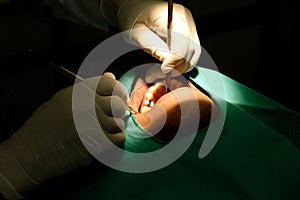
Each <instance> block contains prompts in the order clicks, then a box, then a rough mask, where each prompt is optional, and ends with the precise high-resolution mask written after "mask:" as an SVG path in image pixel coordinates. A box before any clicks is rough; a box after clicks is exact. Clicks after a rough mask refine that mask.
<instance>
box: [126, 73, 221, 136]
mask: <svg viewBox="0 0 300 200" xmlns="http://www.w3.org/2000/svg"><path fill="white" fill-rule="evenodd" d="M191 91H192V93H193V94H192V95H191ZM178 94H179V96H178ZM185 94H187V95H188V96H187V95H185ZM180 95H184V98H183V99H184V101H180ZM130 100H131V101H130V105H129V107H130V108H131V109H132V110H133V113H134V115H135V117H136V119H137V121H138V122H139V123H140V125H141V126H143V127H144V129H145V130H147V131H148V132H149V133H151V134H153V135H155V137H157V138H159V139H161V140H164V141H170V140H171V139H172V138H173V137H174V135H175V134H176V133H177V130H178V127H179V124H180V123H181V122H182V120H186V121H187V122H188V120H189V119H191V118H192V117H194V116H195V115H194V114H195V113H194V112H195V111H196V109H198V110H197V112H198V111H199V113H200V116H201V117H200V118H199V127H200V128H201V127H205V126H207V125H208V124H209V122H210V120H211V119H210V118H211V110H212V108H214V109H216V105H215V104H214V102H213V101H212V100H211V99H210V98H209V97H208V96H207V95H205V94H204V93H202V92H201V91H200V90H199V89H197V88H196V87H195V86H194V85H193V84H192V83H191V82H189V81H188V80H186V79H185V78H183V76H179V77H175V78H172V79H171V80H170V85H169V88H167V86H166V80H165V79H157V80H155V81H154V82H153V83H146V81H145V78H143V77H139V78H137V80H136V82H135V86H134V89H133V91H132V93H131V94H130ZM193 101H197V103H198V108H197V106H196V108H190V109H185V110H184V111H182V110H181V108H180V104H186V105H192V102H193ZM194 105H195V104H194ZM182 112H186V113H182ZM182 116H184V117H182ZM187 134H188V130H187Z"/></svg>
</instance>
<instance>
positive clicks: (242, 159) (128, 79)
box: [68, 67, 300, 200]
mask: <svg viewBox="0 0 300 200" xmlns="http://www.w3.org/2000/svg"><path fill="white" fill-rule="evenodd" d="M188 76H189V78H190V80H192V81H193V82H194V83H196V84H198V85H199V86H201V87H202V88H203V89H205V90H206V91H207V92H208V93H209V94H210V95H211V96H212V97H213V98H215V99H216V102H217V103H218V101H219V100H221V101H224V102H225V105H226V112H225V113H222V114H223V115H225V124H224V127H223V130H222V133H221V135H220V138H219V140H218V141H217V143H216V145H215V146H214V148H213V149H212V150H211V152H210V153H209V154H208V155H207V156H205V157H204V158H201V159H200V158H199V156H198V154H199V149H200V147H201V145H202V143H203V140H204V137H205V136H206V131H207V128H206V129H202V130H199V131H198V133H197V135H196V137H195V139H194V141H193V143H192V145H191V146H190V147H189V148H188V150H187V151H186V152H185V153H184V154H183V155H182V156H181V157H180V158H179V159H178V160H176V161H175V162H173V163H172V164H170V165H169V166H167V167H165V168H162V169H160V170H157V171H153V172H149V173H126V172H121V171H117V170H114V169H110V168H107V169H106V170H104V171H102V170H101V171H99V174H97V173H96V174H95V176H94V177H93V179H91V180H90V182H89V183H88V184H87V185H85V187H84V188H82V189H81V190H80V191H74V193H72V194H68V198H70V199H151V200H153V199H300V153H299V150H298V149H297V147H296V144H299V134H300V133H299V121H300V115H299V113H297V112H295V111H293V110H290V109H288V108H286V107H284V106H282V105H280V104H278V103H276V102H275V101H273V100H271V99H269V98H267V97H265V96H263V95H261V94H259V93H257V92H255V91H253V90H251V89H250V88H247V87H245V86H244V85H242V84H240V83H238V82H236V81H234V80H232V79H230V78H228V77H226V76H224V75H222V74H220V73H219V72H216V71H212V70H209V69H205V68H200V67H197V68H195V70H194V71H193V72H191V73H190V74H188ZM214 76H218V77H220V79H221V80H222V82H223V87H224V90H223V91H224V94H225V95H223V94H218V92H217V91H212V90H210V87H208V85H207V84H206V81H205V79H206V78H207V77H214ZM134 78H135V75H134V73H129V74H127V75H125V76H124V77H123V78H122V79H121V82H122V83H123V84H124V85H125V86H126V88H127V89H128V91H129V92H130V91H131V87H132V83H133V81H134ZM221 110H222V109H221ZM217 120H218V119H217ZM125 132H126V134H127V140H126V143H125V149H126V150H128V151H132V152H151V151H153V150H156V149H159V148H162V147H163V146H164V145H165V144H163V143H159V142H158V141H157V140H154V139H151V138H138V137H134V136H132V133H133V132H134V133H135V134H145V131H143V129H142V128H141V127H140V126H139V125H138V124H137V122H136V121H135V119H134V117H133V116H129V119H128V122H127V127H126V130H125ZM129 133H130V134H129ZM123 159H134V158H126V157H125V158H123Z"/></svg>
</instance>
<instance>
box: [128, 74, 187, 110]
mask: <svg viewBox="0 0 300 200" xmlns="http://www.w3.org/2000/svg"><path fill="white" fill-rule="evenodd" d="M165 83H166V81H165V80H161V81H158V82H156V83H145V81H144V80H142V79H138V80H137V82H136V84H135V87H134V90H133V92H132V93H131V95H130V104H129V107H130V108H131V110H132V111H133V112H134V114H136V113H146V112H149V111H150V110H151V109H152V108H153V107H154V106H155V104H156V103H157V102H158V101H159V99H160V98H161V97H163V96H164V95H166V94H168V93H170V92H172V91H173V90H175V89H177V88H180V87H183V86H188V83H187V81H184V80H178V79H171V81H170V86H169V87H170V88H167V86H166V84H165Z"/></svg>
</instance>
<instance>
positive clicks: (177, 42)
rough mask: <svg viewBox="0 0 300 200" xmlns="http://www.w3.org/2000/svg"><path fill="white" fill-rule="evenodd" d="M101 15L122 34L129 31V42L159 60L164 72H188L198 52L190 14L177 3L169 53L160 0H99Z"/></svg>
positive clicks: (164, 9)
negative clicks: (174, 70) (173, 70)
mask: <svg viewBox="0 0 300 200" xmlns="http://www.w3.org/2000/svg"><path fill="white" fill-rule="evenodd" d="M101 10H102V14H103V15H104V17H105V18H106V20H107V21H108V22H110V23H111V24H112V25H115V26H118V27H119V28H120V29H121V30H122V31H125V30H131V29H136V30H134V31H131V33H130V36H129V40H130V42H131V43H132V44H135V45H140V46H141V47H142V48H143V49H144V51H146V52H148V53H150V54H151V55H152V56H154V57H155V58H157V59H158V60H160V61H162V62H163V63H162V67H161V69H162V71H163V72H164V73H167V72H170V71H171V70H172V69H176V70H177V71H178V72H179V73H184V72H188V71H190V70H191V69H192V68H193V67H194V66H195V65H196V64H197V62H198V60H199V58H200V53H201V47H200V41H199V38H198V34H197V30H196V26H195V22H194V20H193V17H192V15H191V13H190V11H189V10H188V9H187V8H185V7H183V6H182V5H179V4H174V6H173V28H172V33H171V51H169V49H168V46H167V43H166V38H167V21H168V20H167V17H168V4H167V2H164V1H162V0H143V1H141V0H102V1H101ZM177 74H178V73H177Z"/></svg>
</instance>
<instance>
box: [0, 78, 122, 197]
mask: <svg viewBox="0 0 300 200" xmlns="http://www.w3.org/2000/svg"><path fill="white" fill-rule="evenodd" d="M98 80H99V77H94V78H89V79H86V80H84V81H81V82H80V83H78V84H76V85H75V86H76V87H78V88H80V89H81V91H82V93H83V94H85V95H87V96H88V95H93V97H94V98H95V109H96V113H97V117H98V120H99V122H100V125H101V126H102V127H103V130H104V133H105V135H104V134H103V135H102V136H100V137H102V138H103V137H108V138H109V139H110V141H112V142H113V143H114V144H116V145H119V146H121V145H122V144H123V143H124V141H125V135H124V133H123V132H122V128H123V127H122V126H124V122H123V120H122V116H123V115H124V113H125V109H126V107H127V105H126V104H127V98H128V97H127V93H126V90H125V88H124V87H123V86H122V85H121V84H120V83H119V82H118V81H117V80H115V78H114V76H113V75H112V74H111V73H106V74H104V75H103V76H102V77H101V79H100V81H99V84H98V86H97V93H96V94H95V93H94V92H92V90H91V89H90V88H89V86H90V85H93V84H94V83H95V81H98ZM95 85H96V84H95ZM73 87H74V86H72V87H68V88H66V89H63V90H61V91H59V92H58V93H57V94H56V95H55V96H54V97H53V98H52V99H50V100H49V101H48V102H46V103H44V104H43V105H41V106H40V107H39V108H38V109H37V110H36V111H35V112H34V113H33V115H32V116H31V117H30V118H29V120H28V121H27V122H26V123H25V124H24V125H23V126H22V127H21V128H20V129H19V130H18V131H17V132H16V133H15V134H14V135H13V137H12V138H10V139H9V140H7V141H5V142H3V143H2V144H1V146H0V147H1V148H0V192H1V193H2V194H3V195H4V196H5V197H6V198H7V199H20V198H22V196H24V195H26V194H27V193H28V192H30V191H31V190H32V189H34V188H35V187H37V186H38V185H40V184H42V183H44V182H45V181H47V180H49V179H52V178H54V177H57V176H59V175H62V174H65V173H68V172H70V171H72V170H74V169H76V168H79V167H82V166H84V165H87V164H89V163H90V162H91V161H92V159H93V158H92V156H91V155H90V153H89V152H88V151H87V150H86V148H85V147H84V145H83V144H82V141H81V140H80V139H79V136H78V133H77V130H76V128H75V125H74V120H73V114H72V91H73ZM114 88H116V89H115V92H114V96H111V94H112V91H113V90H114ZM83 98H84V97H83ZM111 102H114V104H113V105H117V106H114V108H113V112H114V115H115V118H114V119H113V117H112V116H111V113H112V107H111V105H112V104H111ZM73 107H74V105H73ZM85 108H86V106H85V105H82V108H80V109H78V110H81V111H82V112H81V113H78V114H80V115H83V116H86V117H87V118H88V119H90V122H89V124H87V126H88V127H89V131H90V133H91V134H95V129H94V126H95V123H99V122H98V120H97V118H96V119H92V118H91V115H90V111H89V110H86V109H85ZM115 120H116V121H115ZM86 133H87V134H89V132H88V131H87V132H86ZM96 134H97V133H96ZM98 134H100V133H98ZM86 137H89V135H87V136H86ZM92 145H94V146H95V145H96V146H97V147H98V149H99V153H101V152H104V151H106V150H108V149H107V148H108V147H107V146H106V145H105V143H104V142H103V141H94V142H93V144H92Z"/></svg>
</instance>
